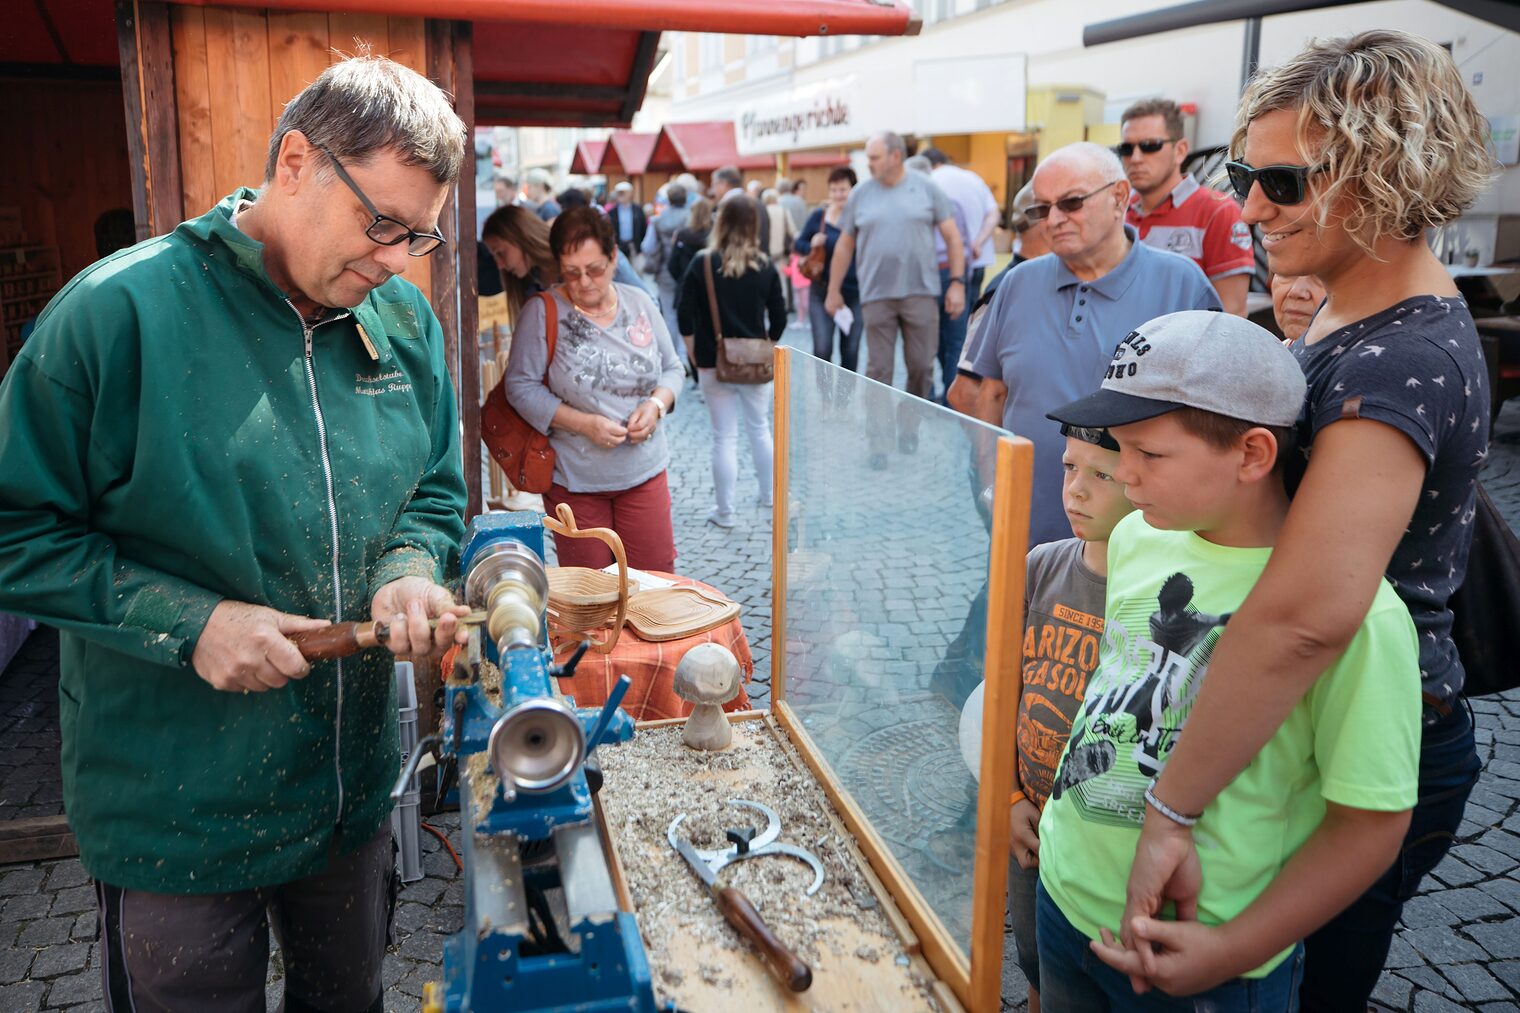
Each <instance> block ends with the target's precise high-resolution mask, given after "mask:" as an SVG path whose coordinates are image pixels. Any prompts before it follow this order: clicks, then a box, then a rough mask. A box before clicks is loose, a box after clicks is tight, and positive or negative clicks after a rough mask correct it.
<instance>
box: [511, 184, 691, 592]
mask: <svg viewBox="0 0 1520 1013" xmlns="http://www.w3.org/2000/svg"><path fill="white" fill-rule="evenodd" d="M549 249H550V251H551V252H552V253H553V255H554V258H555V261H556V263H557V265H558V269H559V277H560V283H559V284H558V285H555V286H553V287H552V288H550V289H549V290H548V291H546V292H545V293H543V294H542V295H541V296H539V297H536V298H532V299H529V300H528V301H527V303H526V304H524V306H523V309H522V313H521V315H520V316H519V317H518V321H517V330H516V333H515V334H514V335H513V341H512V353H511V357H510V358H509V359H508V360H507V372H506V375H505V376H504V377H503V378H502V384H503V387H504V393H505V394H506V398H507V401H508V403H510V404H511V405H512V407H513V408H515V409H516V410H517V412H518V414H520V415H521V416H522V417H523V418H524V419H525V420H526V421H527V422H528V424H529V425H531V426H533V427H534V428H535V429H537V430H538V431H539V432H541V433H546V434H547V435H548V436H549V443H550V445H551V446H552V447H553V448H554V451H555V454H556V458H557V459H556V461H555V465H554V485H553V486H552V487H551V488H550V490H549V492H548V493H546V494H545V496H544V500H545V505H546V506H547V507H548V512H549V513H551V514H552V513H553V512H554V510H555V508H557V507H558V506H559V504H561V503H568V504H569V505H570V507H571V508H572V509H573V510H574V511H575V519H576V523H577V524H578V525H580V526H581V527H583V528H591V527H604V528H611V529H612V530H613V531H616V532H617V533H618V535H619V536H620V537H621V538H622V539H623V546H624V548H625V549H626V550H627V553H628V563H629V565H630V566H635V567H638V568H639V569H643V570H663V571H666V572H671V571H673V570H674V569H675V558H676V549H675V538H674V535H673V533H672V530H671V521H670V487H669V485H668V484H667V482H666V477H665V469H666V467H667V466H668V465H669V463H670V449H669V448H668V447H667V446H666V443H665V434H664V431H663V430H662V429H661V428H660V420H661V419H663V418H664V417H665V415H666V414H667V413H668V412H670V411H671V410H672V409H673V408H674V407H675V401H676V391H677V390H678V389H679V387H680V383H681V376H682V369H681V361H680V359H678V358H677V357H676V350H675V346H674V345H673V344H671V340H670V333H669V332H668V331H667V330H666V329H665V321H664V318H663V317H661V315H660V310H659V308H658V307H657V306H656V305H655V304H654V300H653V299H652V298H650V296H649V293H648V292H646V291H645V290H644V289H642V288H640V287H638V286H636V285H622V284H616V283H614V282H613V280H612V276H613V272H614V271H615V270H616V267H617V258H618V251H617V243H616V237H615V235H614V233H613V226H612V222H611V220H610V219H609V218H608V217H607V216H606V215H604V214H602V213H601V212H600V211H598V210H596V209H595V208H590V207H578V208H571V209H570V210H568V211H565V212H564V213H562V214H561V215H560V216H559V217H558V218H556V219H555V220H554V226H553V227H552V228H551V229H550V230H549ZM545 300H552V301H553V303H554V308H555V316H556V317H557V318H558V323H559V327H558V338H557V340H556V347H555V352H554V361H553V362H548V361H547V359H548V347H547V338H546V335H545V321H546V317H545ZM555 548H556V550H557V551H558V556H559V564H560V565H561V566H589V567H592V568H601V567H603V566H606V565H607V564H608V563H610V562H612V553H611V551H610V550H609V549H608V548H607V547H606V546H605V545H603V544H602V543H601V542H598V541H595V540H594V539H589V538H560V537H558V536H555Z"/></svg>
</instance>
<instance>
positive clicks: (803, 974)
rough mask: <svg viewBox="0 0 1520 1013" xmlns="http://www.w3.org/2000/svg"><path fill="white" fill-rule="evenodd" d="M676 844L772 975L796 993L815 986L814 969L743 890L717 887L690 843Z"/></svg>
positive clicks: (708, 867)
mask: <svg viewBox="0 0 1520 1013" xmlns="http://www.w3.org/2000/svg"><path fill="white" fill-rule="evenodd" d="M675 845H676V851H678V852H680V854H681V857H682V858H684V859H686V862H687V864H688V865H690V866H691V869H692V871H693V872H695V873H696V874H697V876H698V878H700V879H701V880H702V882H703V883H705V884H706V885H707V889H708V891H709V892H710V893H711V894H712V898H713V900H714V902H716V903H717V905H718V910H719V911H721V912H723V918H724V920H725V921H727V922H728V924H730V925H732V926H733V927H734V930H735V931H737V932H738V933H739V934H740V935H741V936H743V937H744V938H745V939H748V940H749V941H750V942H752V943H754V944H755V948H756V949H758V950H759V951H760V954H761V956H763V957H764V958H765V964H766V966H767V967H768V968H770V971H771V973H772V974H774V975H775V976H776V977H777V978H778V979H780V981H781V983H782V984H783V985H785V986H786V987H787V988H789V989H791V990H792V991H793V992H806V991H807V990H808V988H809V987H810V986H811V985H812V984H813V969H812V968H811V967H808V966H807V964H805V963H803V961H802V958H801V957H799V956H797V954H795V953H793V952H792V951H791V950H790V949H788V948H787V945H786V944H785V943H783V942H782V941H781V940H779V939H777V938H776V934H775V933H774V932H772V931H771V930H770V926H768V925H766V924H765V921H764V920H763V919H762V918H761V917H760V912H758V911H756V910H755V905H753V904H751V903H750V901H749V898H748V897H746V896H744V894H743V892H742V891H740V890H738V889H736V888H734V887H732V886H719V885H718V880H717V876H716V875H715V874H714V873H713V871H712V867H711V866H709V865H708V864H707V862H705V861H704V860H703V859H702V856H701V855H698V854H697V852H696V850H695V849H694V848H693V847H692V846H691V843H690V842H689V841H685V840H679V839H678V840H676V842H675Z"/></svg>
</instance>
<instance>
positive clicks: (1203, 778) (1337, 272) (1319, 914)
mask: <svg viewBox="0 0 1520 1013" xmlns="http://www.w3.org/2000/svg"><path fill="white" fill-rule="evenodd" d="M1487 130H1488V128H1487V124H1486V122H1485V120H1484V118H1483V116H1482V115H1481V114H1480V113H1479V112H1478V109H1477V107H1476V105H1475V104H1474V102H1473V99H1472V96H1471V95H1469V94H1468V92H1467V90H1466V88H1465V87H1464V86H1463V83H1462V79H1461V74H1460V73H1459V71H1458V70H1457V67H1456V66H1455V64H1454V63H1453V62H1452V59H1451V56H1450V54H1449V53H1447V52H1446V51H1445V50H1444V49H1442V48H1441V47H1440V46H1437V45H1434V44H1432V43H1430V42H1428V41H1426V40H1424V39H1421V38H1418V37H1416V36H1413V35H1408V34H1405V33H1402V32H1396V31H1372V32H1364V33H1361V34H1359V35H1356V36H1353V37H1350V38H1345V39H1336V40H1330V41H1321V42H1316V43H1313V44H1311V45H1310V46H1309V47H1308V48H1307V49H1305V50H1304V51H1303V52H1302V53H1300V54H1299V55H1298V56H1296V57H1294V58H1293V59H1292V60H1290V61H1288V62H1287V63H1286V64H1285V65H1284V66H1281V67H1277V68H1273V69H1268V70H1263V71H1261V72H1260V73H1259V74H1258V75H1257V77H1256V78H1255V79H1254V80H1253V81H1252V82H1251V85H1250V87H1249V88H1248V89H1247V91H1246V94H1245V96H1244V97H1243V98H1242V100H1241V106H1240V111H1239V113H1238V116H1237V126H1236V130H1235V135H1234V138H1233V140H1232V142H1231V146H1230V153H1231V156H1232V158H1233V159H1234V161H1233V162H1231V163H1230V165H1229V166H1228V172H1229V176H1230V181H1231V184H1232V185H1233V187H1234V189H1235V191H1236V193H1237V195H1238V196H1239V197H1240V199H1241V200H1242V203H1243V209H1242V219H1243V220H1244V221H1245V222H1247V223H1248V224H1250V225H1254V226H1257V227H1258V228H1259V229H1260V230H1261V233H1262V237H1263V242H1262V245H1263V248H1264V249H1265V250H1266V253H1267V258H1268V263H1269V266H1270V267H1271V269H1272V271H1273V272H1274V273H1276V274H1282V275H1313V276H1315V277H1317V278H1318V279H1319V280H1320V282H1322V283H1323V285H1324V287H1325V303H1324V305H1323V307H1322V308H1321V309H1320V310H1319V312H1318V313H1317V314H1316V315H1315V317H1314V318H1313V320H1312V322H1310V324H1309V326H1308V329H1307V331H1305V332H1304V334H1303V336H1302V337H1301V338H1300V339H1299V340H1297V341H1295V342H1294V343H1293V345H1292V350H1293V353H1294V354H1295V355H1296V356H1297V357H1298V360H1299V364H1300V366H1301V367H1302V368H1303V370H1304V373H1305V376H1306V378H1307V380H1308V397H1307V399H1306V404H1305V407H1304V410H1303V413H1302V414H1301V416H1300V418H1299V424H1298V427H1297V429H1298V432H1297V437H1298V442H1299V450H1300V451H1301V452H1300V453H1298V454H1292V455H1289V458H1288V469H1287V476H1286V477H1287V481H1288V486H1289V490H1290V491H1292V492H1293V493H1294V499H1293V505H1292V508H1291V510H1290V512H1289V514H1288V516H1287V519H1286V521H1285V523H1284V525H1283V528H1282V531H1281V533H1280V534H1279V536H1278V538H1277V543H1276V547H1275V549H1274V550H1273V552H1272V557H1271V561H1270V562H1269V563H1268V564H1267V567H1266V570H1265V572H1264V573H1263V574H1262V577H1261V579H1260V581H1259V582H1258V583H1257V584H1256V586H1255V588H1254V590H1253V591H1252V592H1251V594H1250V596H1249V597H1248V598H1247V599H1246V601H1245V603H1244V604H1243V605H1242V606H1241V608H1240V610H1239V611H1238V612H1236V613H1235V614H1234V616H1233V617H1232V618H1231V620H1230V624H1229V627H1228V629H1227V631H1226V632H1225V634H1224V636H1223V638H1222V639H1221V640H1220V642H1219V645H1218V648H1217V649H1216V651H1215V653H1214V655H1213V658H1212V661H1211V662H1210V665H1209V672H1208V678H1207V679H1206V680H1205V682H1204V685H1203V689H1202V691H1201V693H1200V695H1199V698H1198V701H1197V704H1196V705H1195V707H1194V709H1193V711H1192V714H1191V716H1189V718H1188V720H1187V733H1186V735H1183V736H1181V737H1180V739H1179V741H1178V745H1177V747H1176V749H1175V750H1174V751H1173V753H1172V754H1171V756H1170V757H1169V758H1168V760H1167V763H1166V767H1165V770H1164V772H1163V773H1162V774H1161V776H1160V777H1159V778H1158V779H1157V780H1156V782H1155V783H1154V788H1153V792H1154V797H1155V798H1156V799H1157V800H1158V803H1157V804H1153V805H1150V806H1148V807H1147V809H1146V812H1145V816H1144V829H1143V831H1142V833H1141V838H1140V844H1139V847H1138V848H1137V851H1136V856H1135V863H1134V866H1133V868H1132V870H1131V874H1130V881H1129V891H1128V895H1129V906H1128V908H1127V910H1126V913H1125V919H1124V924H1123V934H1124V943H1125V944H1126V947H1127V949H1117V948H1110V947H1104V946H1101V945H1099V946H1097V947H1096V949H1097V950H1098V951H1099V953H1100V955H1101V956H1103V957H1104V959H1105V960H1107V961H1108V962H1109V963H1110V964H1112V965H1113V966H1115V967H1118V968H1120V969H1121V970H1124V971H1128V972H1129V973H1130V974H1131V975H1132V977H1133V979H1134V981H1135V982H1136V984H1137V987H1140V988H1142V989H1143V988H1144V987H1147V986H1148V985H1155V986H1157V987H1159V988H1161V989H1162V990H1163V991H1167V992H1171V993H1174V994H1187V993H1189V992H1192V991H1197V990H1199V989H1202V988H1207V987H1208V986H1209V985H1210V983H1211V982H1212V981H1215V980H1220V979H1222V978H1225V977H1229V976H1231V975H1233V974H1237V973H1239V968H1238V967H1236V965H1240V966H1242V967H1248V966H1250V962H1251V960H1252V953H1251V952H1250V950H1251V947H1250V946H1249V945H1244V946H1240V947H1237V948H1234V949H1233V950H1232V949H1230V948H1229V947H1225V946H1221V945H1220V944H1219V937H1218V936H1217V935H1212V933H1213V931H1214V930H1211V929H1207V928H1201V927H1200V925H1199V923H1198V922H1195V921H1179V922H1170V921H1168V922H1163V921H1159V920H1156V916H1158V915H1159V914H1160V910H1161V907H1162V904H1163V903H1164V902H1167V901H1175V902H1176V904H1177V907H1178V908H1179V909H1180V910H1188V909H1189V908H1190V906H1191V902H1192V901H1194V900H1196V898H1197V896H1198V885H1199V879H1198V873H1199V865H1198V858H1197V851H1196V849H1195V846H1194V842H1193V838H1192V834H1191V832H1190V831H1189V830H1188V829H1187V827H1186V826H1185V825H1184V824H1185V823H1186V822H1188V820H1189V814H1191V815H1197V814H1199V813H1201V812H1203V811H1204V809H1205V807H1206V806H1208V805H1210V803H1211V802H1212V801H1213V800H1214V798H1215V796H1216V795H1217V794H1218V792H1219V791H1220V790H1221V788H1223V787H1224V785H1226V784H1227V783H1228V782H1229V781H1230V780H1231V779H1233V778H1234V777H1235V775H1236V774H1237V773H1238V772H1239V771H1240V770H1242V769H1243V768H1244V767H1245V766H1246V765H1247V764H1249V763H1250V762H1252V760H1253V758H1254V757H1255V755H1256V753H1257V751H1258V750H1259V749H1260V748H1261V746H1262V744H1263V743H1265V742H1266V741H1267V739H1269V738H1270V737H1271V736H1272V735H1273V734H1274V732H1275V731H1276V730H1277V728H1278V726H1279V725H1280V724H1281V723H1282V721H1283V719H1284V717H1285V716H1286V715H1287V714H1288V712H1289V711H1290V710H1291V709H1292V708H1293V707H1294V706H1295V705H1296V703H1297V702H1298V701H1299V699H1300V698H1301V697H1302V696H1303V695H1304V694H1305V693H1306V692H1307V691H1308V690H1309V689H1310V688H1311V687H1313V686H1314V684H1315V682H1316V680H1317V679H1318V678H1319V677H1320V675H1321V673H1322V672H1324V671H1325V669H1326V668H1327V667H1328V666H1329V665H1330V664H1331V663H1332V662H1333V661H1334V660H1335V659H1336V658H1337V657H1338V656H1339V655H1340V653H1341V652H1342V650H1343V649H1344V648H1345V646H1346V644H1347V642H1348V638H1349V637H1350V636H1351V635H1352V634H1353V633H1354V631H1355V630H1356V629H1357V626H1358V624H1359V623H1360V622H1361V620H1362V617H1363V616H1364V615H1365V614H1366V612H1367V609H1368V606H1369V604H1370V602H1371V601H1372V598H1373V595H1374V593H1375V592H1376V590H1377V588H1378V585H1379V583H1380V582H1381V581H1383V580H1384V579H1386V580H1388V581H1389V582H1390V583H1391V584H1392V585H1393V588H1394V590H1395V591H1397V592H1398V594H1399V596H1400V598H1402V599H1403V601H1404V603H1405V605H1407V606H1408V608H1409V611H1410V614H1411V616H1412V618H1413V619H1414V625H1415V628H1416V629H1417V631H1418V633H1419V654H1420V668H1421V676H1422V683H1423V687H1422V688H1423V701H1424V705H1425V709H1424V722H1423V734H1422V743H1421V761H1420V778H1419V786H1418V803H1417V805H1416V807H1415V809H1414V811H1413V814H1412V818H1411V820H1410V822H1409V826H1408V829H1407V832H1402V834H1400V833H1399V832H1398V828H1397V827H1395V828H1394V831H1393V832H1389V831H1387V830H1384V831H1380V832H1372V831H1368V832H1367V834H1366V839H1365V853H1367V854H1373V855H1376V856H1377V860H1378V861H1379V862H1385V863H1386V864H1387V866H1388V871H1387V872H1386V873H1385V874H1384V875H1383V876H1382V877H1381V878H1380V879H1379V880H1378V881H1377V882H1376V883H1375V884H1374V886H1373V887H1372V888H1371V889H1370V890H1368V891H1367V892H1366V893H1363V894H1361V895H1360V896H1358V895H1357V893H1356V892H1354V891H1353V890H1348V888H1347V886H1346V877H1345V876H1343V875H1342V874H1341V872H1340V870H1339V868H1338V863H1337V862H1335V861H1325V862H1320V863H1317V864H1316V865H1315V866H1314V870H1315V875H1316V876H1317V877H1318V889H1317V890H1316V891H1314V894H1315V896H1316V897H1317V902H1316V903H1315V904H1313V905H1296V906H1290V905H1283V904H1277V905H1275V906H1272V905H1268V906H1267V909H1266V910H1265V911H1264V912H1263V913H1262V915H1261V916H1262V917H1267V918H1271V919H1274V920H1275V922H1274V924H1275V925H1278V926H1288V927H1290V928H1291V929H1292V931H1293V932H1294V933H1295V934H1297V935H1299V936H1300V937H1302V938H1304V940H1305V947H1306V956H1305V966H1304V975H1305V976H1304V984H1303V987H1302V990H1301V998H1302V1002H1303V1007H1302V1008H1303V1009H1305V1010H1310V1011H1317V1010H1364V1009H1366V1001H1367V997H1368V995H1369V994H1370V993H1371V991H1372V989H1373V986H1374V985H1375V984H1376V982H1377V979H1378V976H1379V974H1380V973H1381V971H1382V968H1383V963H1384V961H1385V959H1386V957H1387V953H1388V947H1389V942H1390V939H1391V936H1392V932H1393V928H1394V926H1395V924H1396V923H1397V922H1398V919H1399V916H1400V912H1401V910H1402V907H1403V903H1404V901H1405V900H1407V899H1408V898H1409V897H1411V896H1413V894H1414V891H1415V889H1416V888H1417V886H1418V885H1419V882H1420V880H1421V879H1422V878H1423V877H1424V875H1425V873H1427V872H1428V871H1430V869H1431V868H1432V867H1434V866H1435V865H1436V863H1437V862H1439V861H1440V860H1441V858H1442V856H1443V855H1444V854H1445V853H1446V850H1447V849H1448V848H1449V847H1450V846H1451V843H1452V840H1453V835H1454V834H1455V832H1456V830H1457V827H1458V824H1459V823H1460V821H1461V818H1462V811H1463V807H1464V804H1465V802H1466V799H1467V795H1468V793H1469V792H1470V791H1471V789H1472V786H1473V783H1474V782H1475V780H1476V778H1477V774H1478V770H1479V761H1478V757H1477V754H1476V751H1475V749H1474V745H1473V729H1472V722H1471V717H1470V715H1469V713H1468V711H1467V708H1466V705H1465V704H1464V702H1463V700H1462V698H1461V696H1460V693H1461V690H1462V682H1463V670H1462V663H1461V661H1460V659H1459V658H1458V657H1457V652H1456V649H1455V647H1454V645H1453V644H1452V641H1451V635H1450V634H1451V623H1452V616H1451V612H1450V610H1449V609H1448V607H1447V602H1448V599H1449V598H1450V596H1451V594H1452V592H1453V590H1455V589H1456V588H1457V587H1458V586H1460V584H1461V582H1462V579H1463V576H1464V572H1465V568H1466V564H1467V553H1468V548H1469V546H1470V544H1471V540H1472V527H1471V524H1472V520H1473V510H1474V502H1475V495H1476V487H1475V483H1476V480H1477V475H1478V469H1479V467H1480V466H1481V464H1482V462H1483V460H1484V457H1485V456H1486V454H1487V447H1488V392H1487V390H1486V386H1487V385H1486V382H1485V370H1484V365H1483V358H1482V353H1481V350H1480V348H1479V344H1478V337H1477V333H1476V330H1475V328H1474V326H1473V321H1472V317H1471V316H1470V314H1469V313H1468V309H1467V306H1466V304H1465V303H1464V302H1463V301H1462V299H1461V298H1460V297H1459V296H1458V294H1457V289H1456V286H1455V285H1454V284H1453V283H1452V279H1451V277H1450V275H1449V274H1448V273H1447V271H1446V269H1445V268H1444V267H1443V266H1442V265H1441V264H1440V262H1439V261H1438V260H1437V259H1436V257H1435V256H1434V255H1433V254H1432V253H1431V251H1430V249H1429V247H1428V245H1427V243H1426V235H1427V233H1428V232H1429V230H1431V229H1435V228H1439V227H1440V226H1442V225H1444V224H1446V223H1447V222H1450V221H1452V220H1453V219H1455V218H1456V217H1458V216H1459V215H1460V214H1461V213H1462V211H1463V210H1464V209H1466V208H1468V207H1470V206H1471V205H1472V203H1473V202H1474V200H1475V199H1476V198H1477V197H1478V196H1479V194H1480V193H1482V191H1483V190H1484V189H1485V188H1486V187H1487V186H1488V185H1489V184H1490V182H1491V181H1492V178H1493V165H1492V161H1491V159H1490V157H1489V156H1488V154H1487V151H1486V148H1485V145H1484V140H1485V137H1486V136H1487ZM1373 762H1375V760H1374V761H1373ZM1345 790H1347V785H1346V784H1345V783H1344V782H1337V780H1336V777H1335V773H1334V772H1322V788H1321V792H1322V795H1323V796H1324V798H1325V800H1326V809H1327V813H1326V817H1325V818H1326V819H1327V820H1328V819H1332V818H1335V819H1347V818H1351V817H1349V816H1348V815H1347V813H1348V812H1349V810H1347V809H1344V808H1342V807H1340V806H1338V805H1337V804H1336V796H1337V793H1338V792H1344V791H1345ZM1179 814H1180V815H1179ZM1263 829H1264V831H1268V832H1270V828H1263ZM1301 858H1304V859H1305V860H1306V861H1307V860H1309V859H1307V858H1305V856H1297V857H1295V859H1294V861H1299V860H1300V859H1301ZM1269 893H1270V891H1269ZM1264 896H1265V895H1264Z"/></svg>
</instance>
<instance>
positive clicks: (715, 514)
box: [707, 507, 739, 528]
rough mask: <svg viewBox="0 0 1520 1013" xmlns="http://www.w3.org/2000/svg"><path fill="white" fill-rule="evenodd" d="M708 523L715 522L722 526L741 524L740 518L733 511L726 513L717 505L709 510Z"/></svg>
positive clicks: (728, 526)
mask: <svg viewBox="0 0 1520 1013" xmlns="http://www.w3.org/2000/svg"><path fill="white" fill-rule="evenodd" d="M707 523H709V524H715V525H717V526H718V527H720V528H732V527H736V526H738V524H739V518H738V517H737V516H735V515H734V514H733V513H724V512H723V511H721V510H719V509H718V508H717V507H713V508H712V509H711V510H709V511H707Z"/></svg>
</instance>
